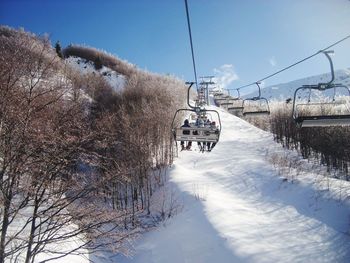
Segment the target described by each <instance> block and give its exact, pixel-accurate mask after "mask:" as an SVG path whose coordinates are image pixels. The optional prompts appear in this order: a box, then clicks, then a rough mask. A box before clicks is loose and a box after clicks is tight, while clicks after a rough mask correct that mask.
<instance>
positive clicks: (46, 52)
mask: <svg viewBox="0 0 350 263" xmlns="http://www.w3.org/2000/svg"><path fill="white" fill-rule="evenodd" d="M70 48H71V49H72V48H73V47H70ZM74 51H75V52H81V53H80V54H79V55H80V56H73V55H69V56H67V58H66V59H63V58H62V56H61V54H60V53H59V52H57V49H56V50H55V49H54V48H53V47H52V45H51V42H50V39H49V38H48V37H47V36H43V37H42V36H36V35H34V34H31V33H28V32H25V31H24V30H15V29H12V28H9V27H5V26H0V53H1V56H0V65H1V67H0V71H1V74H0V186H1V191H0V239H1V242H0V262H1V263H3V262H13V261H15V262H39V261H41V260H44V259H45V260H53V259H57V260H58V259H60V258H62V257H64V256H67V255H69V256H79V254H80V253H86V251H95V250H97V249H99V248H100V247H104V248H105V247H108V248H109V249H113V250H114V251H117V252H118V253H123V249H122V246H123V243H124V242H126V243H127V242H129V241H131V240H132V239H133V238H134V236H137V235H138V234H140V233H142V232H143V231H146V230H147V229H148V228H149V227H151V226H155V225H157V224H159V222H160V221H161V216H160V214H161V211H153V210H152V211H151V209H150V208H151V206H152V205H153V204H154V202H156V201H158V200H154V198H152V196H153V193H154V192H155V191H156V190H157V189H158V188H159V187H160V186H161V185H162V184H163V181H164V177H165V173H166V169H167V167H168V166H169V165H170V164H171V163H172V160H173V149H172V144H171V137H170V136H169V131H170V123H169V121H168V120H170V119H172V118H173V115H174V112H175V110H176V109H177V108H179V107H181V106H182V105H183V104H184V102H185V97H184V96H183V95H184V94H185V92H186V90H185V86H184V84H183V82H182V81H181V80H178V79H176V78H174V77H172V76H162V75H159V74H155V73H150V72H146V71H144V70H141V69H138V68H137V67H135V66H134V65H132V64H130V63H127V62H125V61H122V60H120V59H118V58H117V57H113V56H112V55H109V54H106V53H105V52H103V51H98V50H96V49H94V48H86V47H79V46H74ZM86 54H89V55H92V56H91V57H88V58H87V57H86V56H84V55H86ZM75 55H78V54H75ZM107 62H108V63H109V64H108V63H107ZM159 90H161V91H162V92H159ZM82 251H84V252H82ZM67 260H69V259H67Z"/></svg>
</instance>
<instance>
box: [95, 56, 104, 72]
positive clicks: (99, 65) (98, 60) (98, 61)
mask: <svg viewBox="0 0 350 263" xmlns="http://www.w3.org/2000/svg"><path fill="white" fill-rule="evenodd" d="M94 65H95V69H96V70H99V69H101V68H102V66H103V65H102V59H101V57H100V56H97V57H96V58H95V60H94Z"/></svg>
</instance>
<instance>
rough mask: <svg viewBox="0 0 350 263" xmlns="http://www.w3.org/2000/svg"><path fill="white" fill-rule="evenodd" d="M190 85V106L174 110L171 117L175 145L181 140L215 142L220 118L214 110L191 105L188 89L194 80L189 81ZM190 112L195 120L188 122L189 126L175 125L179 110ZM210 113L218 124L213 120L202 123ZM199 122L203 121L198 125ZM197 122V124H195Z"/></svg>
mask: <svg viewBox="0 0 350 263" xmlns="http://www.w3.org/2000/svg"><path fill="white" fill-rule="evenodd" d="M189 84H190V86H189V88H188V92H187V104H188V106H189V107H190V108H189V109H178V110H177V111H176V112H175V115H174V117H173V121H172V124H171V127H172V134H173V136H174V140H175V143H176V146H177V141H183V142H203V143H207V142H213V143H217V142H218V141H219V138H220V133H221V120H220V115H219V113H218V112H217V111H216V110H207V109H205V108H201V107H198V106H192V105H191V104H190V101H189V94H190V89H191V87H192V85H193V84H194V82H191V83H189ZM184 111H185V112H190V113H191V114H190V116H194V115H195V116H196V120H195V122H191V123H190V125H189V126H190V127H175V120H176V117H177V116H178V114H179V113H180V112H184ZM210 113H215V115H216V116H217V119H216V120H217V121H218V124H219V125H218V126H216V122H214V121H213V118H212V119H211V120H212V121H213V122H212V123H211V125H204V123H205V122H206V121H207V120H208V116H211V114H210ZM199 123H203V124H201V125H198V124H199ZM196 124H197V125H196Z"/></svg>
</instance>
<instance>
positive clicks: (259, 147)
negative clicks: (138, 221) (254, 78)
mask: <svg viewBox="0 0 350 263" xmlns="http://www.w3.org/2000/svg"><path fill="white" fill-rule="evenodd" d="M218 111H220V114H221V119H222V124H223V130H222V136H221V141H220V142H219V144H218V145H217V146H216V147H215V148H214V150H213V151H212V152H211V153H199V152H198V151H196V150H195V148H196V145H193V147H192V148H193V150H192V151H183V152H180V153H179V158H177V159H176V160H175V163H174V165H173V167H172V168H171V170H170V175H169V176H170V182H169V183H170V184H171V187H173V189H174V190H175V192H176V193H177V199H176V200H177V201H178V202H180V203H181V205H182V206H183V209H182V212H180V213H178V214H177V215H176V216H175V217H173V218H170V219H169V220H168V221H167V222H166V223H165V224H164V226H161V227H159V228H158V229H156V230H154V231H151V232H149V233H147V234H145V235H144V236H143V237H142V238H141V239H140V240H138V241H137V242H136V244H135V251H134V254H133V256H132V257H130V258H127V257H123V256H115V257H110V258H109V259H108V260H106V259H105V260H102V258H100V262H122V263H131V262H133V263H136V262H137V263H141V262H147V263H163V262H167V263H181V262H186V263H212V262H217V263H226V262H230V263H232V262H350V235H349V233H350V231H349V229H350V217H349V216H350V204H349V200H348V199H347V198H343V197H344V196H349V193H350V192H349V184H348V182H340V181H337V180H328V181H327V185H328V186H329V190H325V183H324V180H322V178H321V179H320V178H319V176H317V175H315V174H312V171H310V172H309V173H306V174H303V175H300V177H298V178H297V179H296V180H295V181H294V182H293V183H292V182H290V180H285V179H284V178H285V177H284V176H283V175H278V174H277V172H276V170H275V169H274V168H273V166H272V164H270V163H269V161H268V156H269V154H271V153H273V152H278V153H281V154H283V153H284V152H285V150H284V149H282V148H281V147H280V145H278V144H276V143H275V142H273V138H272V135H271V134H269V133H267V132H264V131H262V130H260V129H257V128H255V127H254V126H252V125H250V124H248V123H246V122H245V121H243V120H241V119H239V118H237V117H235V116H233V115H230V114H228V113H227V112H224V111H222V110H221V109H218ZM305 167H306V168H307V167H308V164H307V162H306V161H305ZM340 187H341V188H340ZM339 189H341V193H340V190H339ZM95 259H96V258H95Z"/></svg>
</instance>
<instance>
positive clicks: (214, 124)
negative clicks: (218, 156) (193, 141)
mask: <svg viewBox="0 0 350 263" xmlns="http://www.w3.org/2000/svg"><path fill="white" fill-rule="evenodd" d="M210 127H211V129H213V130H214V129H215V130H217V127H216V123H215V121H213V122H211V123H210ZM215 145H216V142H213V143H212V144H211V145H210V142H208V143H207V147H208V152H210V151H211V150H213V148H214V147H215Z"/></svg>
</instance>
